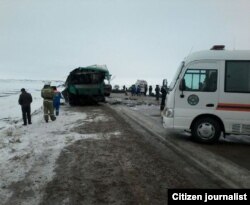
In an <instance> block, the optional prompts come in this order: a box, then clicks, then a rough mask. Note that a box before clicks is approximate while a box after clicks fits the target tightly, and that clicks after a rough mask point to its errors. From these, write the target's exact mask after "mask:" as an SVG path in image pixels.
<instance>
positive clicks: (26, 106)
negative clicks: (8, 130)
mask: <svg viewBox="0 0 250 205" xmlns="http://www.w3.org/2000/svg"><path fill="white" fill-rule="evenodd" d="M18 103H19V105H21V107H22V115H23V125H24V126H26V125H27V119H28V123H29V124H31V115H30V112H31V108H30V104H31V103H32V96H31V94H30V93H28V92H26V90H25V89H24V88H22V89H21V94H20V96H19V100H18Z"/></svg>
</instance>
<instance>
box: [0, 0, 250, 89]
mask: <svg viewBox="0 0 250 205" xmlns="http://www.w3.org/2000/svg"><path fill="white" fill-rule="evenodd" d="M249 9H250V1H249V0H0V78H4V79H6V78H14V79H49V80H52V79H57V80H65V79H66V77H67V75H68V74H69V72H70V71H71V70H72V69H74V68H76V67H79V66H82V67H84V66H89V65H93V64H106V65H107V67H108V69H109V71H110V73H111V74H112V76H113V78H114V79H113V81H112V82H111V83H112V84H130V83H134V82H135V81H136V80H137V79H145V80H147V81H148V82H149V83H159V84H160V83H161V82H162V79H163V78H167V79H168V80H169V81H170V80H171V78H172V77H173V75H174V72H175V70H176V68H177V67H178V65H179V63H180V62H181V61H182V60H183V58H184V57H185V56H187V55H188V54H189V53H190V52H194V51H198V50H204V49H210V48H211V47H212V45H215V44H224V45H226V49H243V50H246V49H250V27H249V20H250V12H249Z"/></svg>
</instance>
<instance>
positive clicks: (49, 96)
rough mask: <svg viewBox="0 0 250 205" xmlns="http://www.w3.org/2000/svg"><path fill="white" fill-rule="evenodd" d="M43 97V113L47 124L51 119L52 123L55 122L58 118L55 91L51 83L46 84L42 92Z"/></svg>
mask: <svg viewBox="0 0 250 205" xmlns="http://www.w3.org/2000/svg"><path fill="white" fill-rule="evenodd" d="M41 96H42V98H43V111H44V120H45V122H48V121H49V117H50V119H51V120H52V121H55V120H56V116H55V115H54V107H53V98H54V90H53V89H52V87H51V86H50V82H46V83H45V85H44V87H43V89H42V91H41Z"/></svg>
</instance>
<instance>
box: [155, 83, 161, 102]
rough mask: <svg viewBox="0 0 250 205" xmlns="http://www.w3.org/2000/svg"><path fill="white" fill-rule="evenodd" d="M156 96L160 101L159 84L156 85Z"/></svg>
mask: <svg viewBox="0 0 250 205" xmlns="http://www.w3.org/2000/svg"><path fill="white" fill-rule="evenodd" d="M155 96H156V100H157V101H159V97H160V87H159V85H156V88H155Z"/></svg>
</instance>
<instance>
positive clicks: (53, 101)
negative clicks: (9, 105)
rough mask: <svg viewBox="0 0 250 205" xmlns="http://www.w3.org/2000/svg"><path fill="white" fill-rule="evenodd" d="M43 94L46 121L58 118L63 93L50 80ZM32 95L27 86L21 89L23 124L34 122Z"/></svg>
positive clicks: (19, 101)
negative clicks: (32, 116) (32, 120)
mask: <svg viewBox="0 0 250 205" xmlns="http://www.w3.org/2000/svg"><path fill="white" fill-rule="evenodd" d="M41 96H42V98H43V111H44V120H45V122H48V121H49V118H50V119H51V120H52V121H55V120H56V116H58V115H59V108H60V99H61V98H62V95H61V93H60V92H59V91H58V90H57V88H56V86H51V85H50V82H47V83H45V85H44V87H43V89H42V91H41ZM32 101H33V99H32V95H31V94H30V93H28V92H27V91H26V90H25V88H22V89H21V94H20V96H19V99H18V103H19V104H20V105H21V109H22V117H23V125H24V126H26V125H27V122H28V124H32V122H31V103H32Z"/></svg>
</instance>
